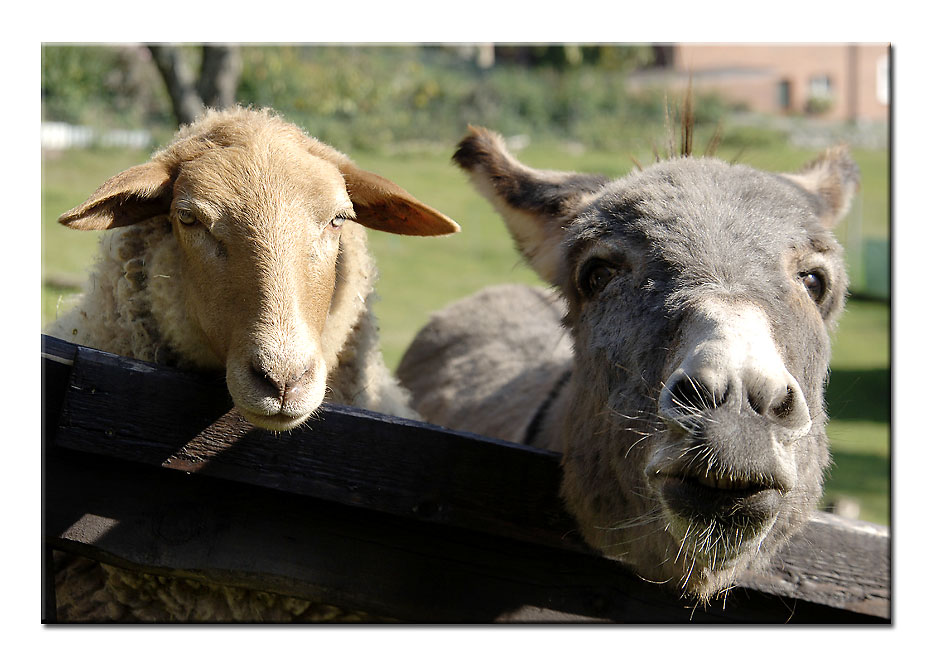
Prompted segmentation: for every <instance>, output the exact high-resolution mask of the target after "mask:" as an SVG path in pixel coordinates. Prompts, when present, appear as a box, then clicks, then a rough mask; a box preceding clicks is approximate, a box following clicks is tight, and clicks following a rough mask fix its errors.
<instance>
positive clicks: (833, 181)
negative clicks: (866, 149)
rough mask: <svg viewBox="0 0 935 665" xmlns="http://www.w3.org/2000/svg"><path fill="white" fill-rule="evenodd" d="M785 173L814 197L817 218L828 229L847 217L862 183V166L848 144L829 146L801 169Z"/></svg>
mask: <svg viewBox="0 0 935 665" xmlns="http://www.w3.org/2000/svg"><path fill="white" fill-rule="evenodd" d="M784 175H785V177H786V178H788V179H790V180H792V181H793V182H795V183H796V184H798V185H799V186H801V187H802V188H804V189H805V190H806V191H807V192H809V193H810V194H812V195H813V196H814V200H815V202H816V211H817V213H818V217H819V219H821V221H822V223H823V224H824V225H825V226H827V227H828V228H831V227H833V226H834V225H835V224H837V223H838V222H839V221H841V220H842V219H843V218H844V216H845V215H846V214H847V211H848V210H849V209H850V207H851V201H852V200H853V198H854V193H855V192H856V191H857V188H858V187H859V186H860V169H859V168H858V167H857V164H856V163H855V162H854V160H853V159H852V158H851V155H850V152H848V149H847V147H845V146H837V147H835V148H830V149H828V150H826V151H825V152H823V153H822V154H821V155H820V156H819V157H818V158H817V159H814V160H813V161H811V162H809V163H808V164H806V165H805V166H804V167H802V169H801V170H800V171H799V172H797V173H787V174H784Z"/></svg>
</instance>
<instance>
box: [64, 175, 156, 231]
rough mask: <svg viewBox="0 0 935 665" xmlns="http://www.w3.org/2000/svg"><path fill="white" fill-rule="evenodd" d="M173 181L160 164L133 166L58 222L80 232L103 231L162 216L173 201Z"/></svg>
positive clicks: (112, 179) (101, 187)
mask: <svg viewBox="0 0 935 665" xmlns="http://www.w3.org/2000/svg"><path fill="white" fill-rule="evenodd" d="M172 182H173V181H172V176H171V174H170V173H169V171H168V169H167V168H166V167H165V166H164V165H162V164H159V163H157V162H148V163H146V164H140V165H139V166H134V167H132V168H129V169H127V170H126V171H124V172H123V173H118V174H117V175H115V176H114V177H113V178H111V179H110V180H108V181H107V182H105V183H104V184H103V185H101V186H100V187H99V188H98V190H97V191H96V192H94V194H92V195H91V198H89V199H88V200H87V201H85V202H84V203H82V204H81V205H79V206H77V207H75V208H72V209H71V210H69V211H68V212H66V213H64V214H63V215H62V216H61V217H59V218H58V221H59V222H60V223H61V224H64V225H65V226H67V227H69V228H73V229H79V230H81V231H103V230H104V229H112V228H114V227H117V226H127V225H129V224H136V223H137V222H142V221H144V220H146V219H150V218H152V217H156V216H157V215H164V214H166V213H168V212H169V205H170V204H171V203H172Z"/></svg>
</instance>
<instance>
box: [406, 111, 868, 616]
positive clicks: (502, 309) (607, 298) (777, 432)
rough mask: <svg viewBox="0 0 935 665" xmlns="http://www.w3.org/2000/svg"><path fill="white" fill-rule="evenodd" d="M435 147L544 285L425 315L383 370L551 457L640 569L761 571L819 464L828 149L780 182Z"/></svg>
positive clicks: (725, 577)
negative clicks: (600, 168) (621, 169)
mask: <svg viewBox="0 0 935 665" xmlns="http://www.w3.org/2000/svg"><path fill="white" fill-rule="evenodd" d="M689 152H690V149H689ZM454 160H455V162H456V163H457V164H458V165H459V166H460V167H461V168H462V169H463V170H464V171H466V172H467V173H468V174H469V176H470V178H471V180H472V182H473V184H474V185H475V186H476V188H477V189H478V190H479V191H480V193H481V194H482V195H484V196H485V197H486V198H487V199H488V200H489V201H490V202H491V203H492V204H493V205H494V207H495V208H496V210H497V211H498V212H499V213H500V215H501V216H502V217H503V219H504V220H505V222H506V225H507V227H508V228H509V231H510V233H511V235H512V237H513V239H514V241H515V243H516V245H517V247H518V249H519V251H520V252H521V253H522V255H523V256H524V257H525V259H526V261H528V263H529V264H530V265H531V266H532V267H533V269H534V270H535V271H536V272H537V273H538V274H539V275H540V276H541V277H542V278H543V279H544V280H545V281H546V282H548V283H549V284H550V285H551V286H552V287H554V289H553V290H551V291H547V290H545V289H542V288H533V287H526V286H517V285H510V286H498V287H492V288H489V289H487V290H484V291H481V292H480V293H479V294H476V295H474V296H471V297H469V298H466V299H464V300H461V301H459V302H456V303H454V304H452V305H450V306H448V307H447V308H446V309H444V310H442V311H441V312H439V313H437V314H435V315H434V316H433V317H432V319H431V320H430V322H429V323H428V324H427V325H426V326H425V328H423V329H422V330H421V331H420V332H419V333H418V335H417V336H416V338H415V339H414V341H413V343H412V344H411V346H410V348H409V349H408V350H407V352H406V353H405V355H404V357H403V359H402V361H401V364H400V367H399V369H398V372H397V373H398V376H399V378H400V379H401V381H402V383H403V385H404V386H405V387H406V388H408V389H409V391H410V392H411V394H412V396H413V400H414V401H413V405H414V407H415V408H416V410H418V411H419V412H420V413H421V414H422V415H423V417H425V418H426V419H427V420H429V421H430V422H433V423H436V424H438V425H442V426H445V427H449V428H453V429H461V430H470V431H474V432H477V433H479V434H483V435H488V436H493V437H499V438H501V439H506V440H510V441H514V442H517V443H524V444H527V445H531V446H535V447H539V448H545V449H549V450H554V451H558V452H561V453H562V473H563V480H562V487H561V492H562V496H563V499H564V501H565V504H566V506H567V508H568V510H569V512H570V513H571V514H572V515H573V516H574V517H575V519H576V521H577V523H578V525H579V529H580V532H581V534H582V536H583V538H584V539H585V541H586V542H587V543H588V544H590V545H591V546H592V547H595V548H597V549H599V550H600V551H602V552H603V553H604V554H605V555H607V556H610V557H614V558H617V559H619V560H621V561H623V562H624V563H626V564H628V565H629V566H630V567H631V568H632V569H633V570H634V571H635V572H636V573H637V574H638V575H640V576H641V577H643V578H644V579H648V580H651V581H657V582H664V583H666V584H668V585H669V586H670V587H671V588H673V589H674V590H675V591H676V592H678V593H680V594H682V595H683V596H685V597H687V598H695V599H696V600H700V601H702V602H707V601H709V600H710V599H711V598H712V597H713V596H714V595H716V594H718V593H719V592H721V591H722V590H725V589H727V588H728V587H729V586H730V585H731V583H732V581H733V580H734V579H735V578H736V576H737V575H738V574H739V573H740V572H742V571H744V570H745V569H750V568H755V567H758V566H762V565H764V564H765V563H766V562H767V561H768V559H769V557H770V556H771V555H772V554H774V553H775V552H776V551H777V550H778V549H779V548H780V546H781V545H782V544H783V543H784V542H785V541H786V540H787V539H788V538H789V537H790V535H791V534H793V533H794V532H795V531H796V530H797V529H798V528H800V527H801V526H802V525H803V524H804V523H805V522H806V521H807V519H808V516H809V513H810V511H811V510H812V509H813V508H814V506H815V505H816V503H817V502H818V500H819V498H820V496H821V491H822V481H823V472H824V470H825V468H826V467H827V466H828V463H829V459H830V456H829V451H828V440H827V435H826V434H825V424H826V421H827V416H826V413H825V408H824V403H823V395H824V387H825V384H826V380H827V376H828V364H829V360H830V349H831V345H830V338H829V333H830V332H831V331H832V329H833V327H834V324H835V320H836V319H837V317H838V315H839V314H840V312H841V310H842V308H843V306H844V300H845V293H846V288H847V277H846V274H845V268H844V262H843V258H842V249H841V247H840V245H839V244H838V243H837V241H836V240H835V238H834V236H833V234H832V227H833V226H834V225H835V224H836V223H837V222H838V221H839V220H840V219H841V218H842V217H843V216H844V215H845V214H846V212H847V209H848V207H849V205H850V200H851V198H852V196H853V194H854V191H855V190H856V188H857V185H858V181H859V172H858V169H857V167H856V165H855V163H854V162H853V161H852V159H851V158H850V156H849V154H848V152H847V150H846V148H843V147H839V148H833V149H831V150H828V151H826V152H825V153H824V154H822V155H821V156H820V157H819V158H817V159H816V160H814V161H813V162H811V163H809V164H807V165H806V166H805V167H804V168H803V169H802V170H801V171H800V172H798V173H795V174H774V173H767V172H762V171H759V170H755V169H753V168H750V167H748V166H744V165H735V164H728V163H725V162H723V161H721V160H718V159H715V158H712V157H702V158H696V157H690V156H684V155H683V156H680V157H675V158H670V159H666V160H659V161H657V162H656V163H655V164H653V165H651V166H649V167H647V168H645V169H637V170H635V171H634V172H632V173H631V174H629V175H628V176H626V177H623V178H620V179H616V180H609V179H608V178H605V177H603V176H600V175H590V174H579V173H571V172H558V171H548V170H537V169H533V168H529V167H527V166H525V165H523V164H522V163H520V162H519V161H517V160H516V159H515V158H514V157H513V156H512V155H510V154H509V153H508V152H507V150H506V148H505V146H504V143H503V140H502V138H501V137H500V136H498V135H497V134H495V133H493V132H491V131H488V130H486V129H479V128H470V133H469V134H468V136H467V137H466V138H464V139H463V141H462V142H461V144H460V145H459V147H458V150H457V152H456V153H455V155H454ZM725 593H726V591H725Z"/></svg>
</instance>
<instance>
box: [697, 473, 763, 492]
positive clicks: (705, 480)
mask: <svg viewBox="0 0 935 665" xmlns="http://www.w3.org/2000/svg"><path fill="white" fill-rule="evenodd" d="M697 480H698V482H699V483H700V484H702V485H704V486H705V487H711V488H712V489H718V490H746V489H750V487H751V485H750V483H748V482H747V481H745V480H735V479H733V478H728V477H726V476H715V475H713V474H710V473H705V474H703V475H701V476H698V478H697Z"/></svg>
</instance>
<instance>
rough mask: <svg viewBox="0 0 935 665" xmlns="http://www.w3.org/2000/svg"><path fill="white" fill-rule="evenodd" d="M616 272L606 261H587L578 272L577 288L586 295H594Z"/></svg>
mask: <svg viewBox="0 0 935 665" xmlns="http://www.w3.org/2000/svg"><path fill="white" fill-rule="evenodd" d="M616 272H617V271H616V270H615V269H614V267H613V266H612V265H610V264H609V263H607V262H606V261H602V260H600V259H595V260H593V261H589V262H588V263H586V264H585V266H584V267H583V268H582V269H581V271H580V272H579V273H578V288H580V289H581V292H582V293H583V294H584V295H585V296H586V297H589V298H590V297H593V296H596V295H597V294H598V293H600V292H601V291H602V290H603V289H604V287H605V286H607V284H608V283H609V282H610V280H612V279H613V278H614V275H615V274H616Z"/></svg>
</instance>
